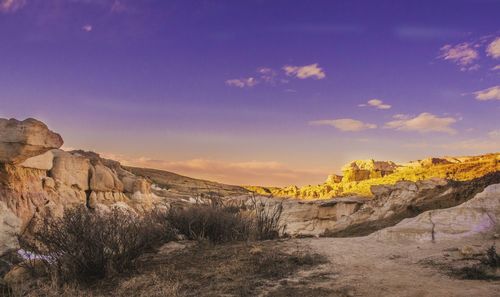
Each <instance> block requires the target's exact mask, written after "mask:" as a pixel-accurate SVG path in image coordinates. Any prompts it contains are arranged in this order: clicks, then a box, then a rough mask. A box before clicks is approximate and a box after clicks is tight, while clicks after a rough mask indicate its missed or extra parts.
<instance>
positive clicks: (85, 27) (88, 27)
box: [82, 24, 93, 32]
mask: <svg viewBox="0 0 500 297" xmlns="http://www.w3.org/2000/svg"><path fill="white" fill-rule="evenodd" d="M92 29H93V27H92V25H89V24H87V25H85V26H83V27H82V30H83V31H85V32H90V31H92Z"/></svg>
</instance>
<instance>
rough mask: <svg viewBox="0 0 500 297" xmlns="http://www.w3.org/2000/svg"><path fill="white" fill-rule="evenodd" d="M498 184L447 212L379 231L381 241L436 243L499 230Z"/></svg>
mask: <svg viewBox="0 0 500 297" xmlns="http://www.w3.org/2000/svg"><path fill="white" fill-rule="evenodd" d="M499 222H500V184H495V185H490V186H488V187H487V188H485V189H484V191H483V192H481V193H479V194H477V195H476V196H475V197H474V198H472V199H471V200H469V201H467V202H465V203H463V204H461V205H458V206H455V207H451V208H447V209H438V210H431V211H427V212H424V213H422V214H420V215H419V216H417V217H415V218H410V219H405V220H403V221H401V222H400V223H399V224H397V225H395V226H393V227H390V228H386V229H384V230H381V231H378V232H376V233H375V234H373V235H372V236H374V237H376V238H378V239H381V240H387V239H396V240H401V239H407V240H415V241H432V240H434V241H438V240H444V239H457V238H462V237H468V236H472V235H477V234H481V233H487V232H499V231H500V224H499Z"/></svg>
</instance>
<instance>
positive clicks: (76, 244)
mask: <svg viewBox="0 0 500 297" xmlns="http://www.w3.org/2000/svg"><path fill="white" fill-rule="evenodd" d="M169 230H170V228H169V226H168V225H167V224H166V223H165V220H164V218H162V215H161V214H160V213H156V212H151V213H149V214H146V215H144V216H138V215H136V214H134V213H130V212H127V211H124V210H120V209H113V210H111V211H110V212H96V211H92V210H88V209H86V208H85V207H83V206H81V207H76V208H73V209H67V210H65V212H64V214H63V216H62V217H61V218H45V219H44V222H43V224H41V226H40V228H38V229H37V230H36V231H35V232H34V234H33V238H32V239H30V240H21V244H22V248H24V249H25V250H27V251H28V252H30V253H32V254H34V255H37V258H39V259H40V260H41V261H42V262H43V264H44V266H45V267H46V268H47V269H48V272H50V274H51V275H52V276H53V277H55V278H57V279H58V280H60V281H62V282H63V283H64V282H67V281H72V280H76V281H84V280H92V279H97V278H103V277H105V276H107V275H108V274H109V273H112V272H122V271H124V270H126V269H130V268H132V267H133V264H134V261H135V259H136V258H137V257H139V256H140V255H141V254H142V253H143V252H144V251H145V250H148V249H150V248H151V247H152V246H153V245H154V244H156V243H159V242H162V241H166V240H168V237H169V235H170V234H171V232H170V231H169Z"/></svg>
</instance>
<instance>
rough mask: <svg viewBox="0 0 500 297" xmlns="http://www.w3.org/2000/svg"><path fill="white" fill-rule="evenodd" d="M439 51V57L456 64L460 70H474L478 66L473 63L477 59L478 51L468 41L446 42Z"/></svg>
mask: <svg viewBox="0 0 500 297" xmlns="http://www.w3.org/2000/svg"><path fill="white" fill-rule="evenodd" d="M441 52H442V55H441V56H439V57H440V58H443V59H444V60H448V61H451V62H453V63H455V64H457V65H458V66H460V70H462V71H466V70H475V69H477V68H478V66H479V65H477V64H474V62H475V61H476V60H477V59H479V52H478V51H477V50H476V49H475V48H474V46H473V45H472V44H470V43H467V42H464V43H460V44H457V45H450V44H447V45H445V46H443V47H442V48H441Z"/></svg>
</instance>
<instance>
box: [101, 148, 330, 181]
mask: <svg viewBox="0 0 500 297" xmlns="http://www.w3.org/2000/svg"><path fill="white" fill-rule="evenodd" d="M102 156H103V157H104V158H109V159H113V160H117V161H119V162H121V163H122V164H124V165H127V166H137V167H146V168H157V169H162V170H167V171H171V172H175V173H178V174H183V175H186V176H190V177H196V178H202V179H207V180H213V181H218V182H224V183H228V184H235V185H266V186H273V185H274V186H285V185H290V184H300V183H302V182H303V180H304V177H306V178H309V179H311V180H322V179H323V178H324V176H326V174H327V172H323V171H314V170H298V169H293V168H290V167H288V166H286V165H285V164H282V163H280V162H277V161H256V160H250V161H240V162H228V161H222V160H213V159H205V158H195V159H189V160H181V161H168V160H158V159H151V158H147V157H138V158H134V157H128V156H124V155H117V154H111V153H108V154H102Z"/></svg>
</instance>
